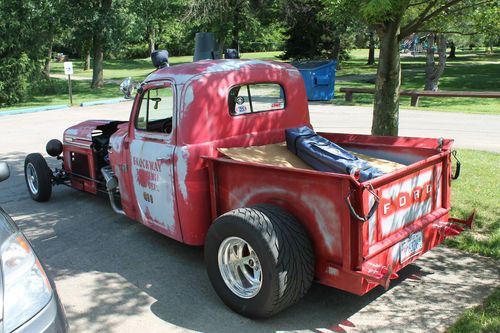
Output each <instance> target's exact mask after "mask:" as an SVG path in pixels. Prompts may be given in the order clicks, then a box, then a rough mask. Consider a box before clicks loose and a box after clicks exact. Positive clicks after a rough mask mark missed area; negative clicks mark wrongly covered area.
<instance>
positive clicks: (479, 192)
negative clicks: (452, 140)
mask: <svg viewBox="0 0 500 333" xmlns="http://www.w3.org/2000/svg"><path fill="white" fill-rule="evenodd" d="M458 158H459V159H460V161H461V162H462V168H461V174H460V177H459V178H458V179H457V180H453V181H452V184H451V185H452V198H451V203H452V211H451V215H452V216H454V217H459V218H466V217H467V216H468V215H469V214H470V213H471V212H472V210H473V209H476V221H475V225H474V228H473V229H472V230H470V231H467V232H464V233H462V234H461V235H460V236H458V237H453V238H449V239H448V240H447V241H446V243H445V244H446V245H448V246H452V247H456V248H459V249H461V250H465V251H468V252H474V253H479V254H482V255H485V256H488V257H492V258H496V259H500V202H499V195H500V154H497V153H491V152H484V151H474V150H467V149H460V150H459V151H458Z"/></svg>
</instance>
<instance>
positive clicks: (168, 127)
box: [160, 118, 172, 133]
mask: <svg viewBox="0 0 500 333" xmlns="http://www.w3.org/2000/svg"><path fill="white" fill-rule="evenodd" d="M160 131H161V132H162V133H170V132H172V118H167V119H165V121H164V122H162V123H161V128H160Z"/></svg>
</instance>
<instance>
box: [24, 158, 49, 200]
mask: <svg viewBox="0 0 500 333" xmlns="http://www.w3.org/2000/svg"><path fill="white" fill-rule="evenodd" d="M24 179H25V180H26V186H27V187H28V192H29V193H30V195H31V198H32V199H33V200H35V201H40V202H42V201H47V200H49V199H50V196H51V194H52V171H51V170H50V168H49V166H48V165H47V161H45V158H43V156H42V155H41V154H38V153H35V154H29V155H28V156H26V159H25V160H24Z"/></svg>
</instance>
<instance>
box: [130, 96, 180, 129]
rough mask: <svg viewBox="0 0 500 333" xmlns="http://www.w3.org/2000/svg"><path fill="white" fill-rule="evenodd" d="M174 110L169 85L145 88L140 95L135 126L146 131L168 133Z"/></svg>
mask: <svg viewBox="0 0 500 333" xmlns="http://www.w3.org/2000/svg"><path fill="white" fill-rule="evenodd" d="M173 112H174V93H173V89H172V87H171V86H168V87H161V88H155V89H149V90H146V91H145V92H144V94H143V96H142V100H141V106H140V110H139V114H138V116H137V119H136V121H135V128H137V129H139V130H143V131H148V132H160V133H170V132H171V131H172V115H173Z"/></svg>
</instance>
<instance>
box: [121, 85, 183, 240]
mask: <svg viewBox="0 0 500 333" xmlns="http://www.w3.org/2000/svg"><path fill="white" fill-rule="evenodd" d="M174 101H175V86H174V85H172V84H171V83H168V82H160V83H154V84H149V85H147V86H145V87H143V91H142V92H141V96H140V98H139V100H138V103H137V104H136V108H135V112H134V113H133V116H132V118H131V121H133V124H131V126H130V128H131V133H130V134H131V135H130V137H131V142H130V155H131V161H130V162H131V171H132V175H131V176H132V179H133V188H134V193H135V197H136V200H137V208H138V211H139V214H140V222H142V223H143V224H145V225H147V226H149V227H151V228H153V229H155V230H157V231H159V232H161V233H163V234H165V235H168V236H170V237H172V238H175V239H179V240H180V239H181V237H182V236H181V231H180V227H179V225H178V223H177V213H176V210H175V187H174V176H173V171H174V168H173V156H174V149H175V142H174V139H175V138H174V135H173V133H172V132H173V131H172V129H173V127H172V124H173V117H174V116H175V115H174V113H175V112H174V110H175V102H174Z"/></svg>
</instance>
